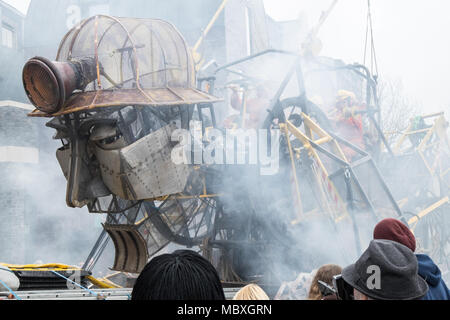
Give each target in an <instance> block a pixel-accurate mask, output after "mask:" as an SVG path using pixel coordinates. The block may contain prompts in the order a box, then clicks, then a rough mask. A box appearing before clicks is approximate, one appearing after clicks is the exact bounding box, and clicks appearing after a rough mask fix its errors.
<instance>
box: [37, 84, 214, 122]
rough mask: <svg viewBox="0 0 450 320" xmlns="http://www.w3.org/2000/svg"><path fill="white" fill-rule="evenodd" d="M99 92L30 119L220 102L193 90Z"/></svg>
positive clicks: (79, 95)
mask: <svg viewBox="0 0 450 320" xmlns="http://www.w3.org/2000/svg"><path fill="white" fill-rule="evenodd" d="M143 91H144V92H145V93H146V95H147V96H146V95H144V94H143V93H142V92H141V91H139V90H138V89H126V90H124V89H123V90H102V91H92V92H84V93H77V94H74V95H73V96H72V97H70V98H69V100H68V101H67V103H66V104H65V106H64V107H63V108H62V110H60V111H59V112H56V113H53V114H47V113H44V112H42V111H39V110H37V109H36V110H34V111H33V112H31V113H29V114H28V115H29V116H30V117H57V116H61V115H64V114H69V113H74V112H79V111H91V110H94V109H96V108H105V107H120V106H154V107H163V106H173V105H189V104H197V103H212V102H218V101H222V99H219V98H216V97H213V96H211V95H209V94H207V93H204V92H201V91H199V90H197V89H193V88H170V89H169V88H158V89H146V90H143ZM149 98H150V99H149Z"/></svg>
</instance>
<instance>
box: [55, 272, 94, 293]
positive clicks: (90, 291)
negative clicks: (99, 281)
mask: <svg viewBox="0 0 450 320" xmlns="http://www.w3.org/2000/svg"><path fill="white" fill-rule="evenodd" d="M52 272H53V273H54V274H56V275H57V276H60V277H61V278H63V279H66V280H67V281H70V282H72V283H73V284H75V285H76V286H78V287H80V288H81V289H84V290H86V291H87V292H89V293H90V294H92V295H94V296H97V297H98V296H100V295H99V294H98V293H95V292H94V291H92V290H89V289H88V288H85V287H83V286H82V285H80V284H78V283H76V282H75V281H72V280H70V279H69V278H66V277H64V276H63V275H62V274H60V273H58V272H56V271H53V270H52Z"/></svg>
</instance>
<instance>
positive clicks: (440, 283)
mask: <svg viewBox="0 0 450 320" xmlns="http://www.w3.org/2000/svg"><path fill="white" fill-rule="evenodd" d="M416 257H417V261H418V262H419V275H420V276H421V277H422V278H423V279H425V281H426V282H427V284H428V287H429V290H428V292H427V294H426V295H425V297H423V298H422V299H423V300H450V291H449V290H448V288H447V286H446V285H445V282H444V280H442V278H441V270H439V268H438V266H437V265H436V264H435V263H434V262H433V260H431V258H430V257H429V256H427V255H425V254H416Z"/></svg>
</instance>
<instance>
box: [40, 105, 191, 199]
mask: <svg viewBox="0 0 450 320" xmlns="http://www.w3.org/2000/svg"><path fill="white" fill-rule="evenodd" d="M172 111H173V110H170V108H169V109H168V110H167V111H166V113H167V112H168V113H170V112H172ZM158 120H159V118H158V119H157V118H156V117H155V116H153V115H152V114H151V113H149V112H148V110H145V109H144V108H134V107H126V108H122V109H119V110H116V111H110V112H108V113H106V112H97V113H96V114H93V115H91V116H86V115H85V116H83V117H80V116H77V115H76V114H75V115H70V116H69V115H68V116H65V117H63V118H55V119H53V120H52V121H50V122H49V123H48V124H47V126H49V127H52V128H55V129H56V130H57V134H56V136H55V139H62V141H63V147H62V148H60V149H59V150H58V151H57V153H56V156H57V159H58V161H59V164H60V166H61V168H62V171H63V173H64V175H65V177H66V179H67V193H66V202H67V205H68V206H70V207H83V206H85V205H86V204H89V203H92V202H93V201H94V200H96V199H97V198H101V197H106V196H108V195H110V194H113V195H116V196H118V197H119V198H121V199H124V200H147V199H152V198H156V197H160V196H164V195H167V194H176V193H180V192H182V191H183V190H184V188H185V185H186V182H187V179H188V176H189V172H190V171H189V170H188V166H187V165H175V164H174V163H173V162H172V160H171V151H172V149H173V147H174V146H173V145H172V143H171V140H170V136H171V133H172V132H173V130H175V129H176V128H177V126H176V124H175V123H171V124H166V123H164V122H161V121H158ZM148 128H152V129H148Z"/></svg>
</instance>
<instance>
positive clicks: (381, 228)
mask: <svg viewBox="0 0 450 320" xmlns="http://www.w3.org/2000/svg"><path fill="white" fill-rule="evenodd" d="M373 238H374V239H375V240H391V241H395V242H398V243H400V244H402V245H404V246H407V247H408V248H409V249H411V251H413V252H414V251H416V238H415V237H414V234H413V233H412V232H411V231H410V230H409V228H408V227H407V226H406V225H405V224H404V223H403V222H401V221H400V220H397V219H393V218H387V219H383V220H381V221H380V222H378V224H377V225H376V226H375V228H374V230H373Z"/></svg>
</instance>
